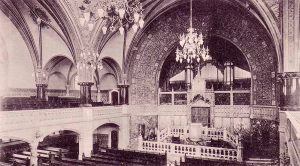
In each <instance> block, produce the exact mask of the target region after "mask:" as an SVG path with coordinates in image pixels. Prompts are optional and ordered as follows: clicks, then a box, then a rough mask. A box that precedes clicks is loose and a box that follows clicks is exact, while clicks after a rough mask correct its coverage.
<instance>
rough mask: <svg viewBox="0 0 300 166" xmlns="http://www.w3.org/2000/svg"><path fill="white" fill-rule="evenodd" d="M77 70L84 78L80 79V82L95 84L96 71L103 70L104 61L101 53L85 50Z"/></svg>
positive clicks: (81, 54) (80, 57)
mask: <svg viewBox="0 0 300 166" xmlns="http://www.w3.org/2000/svg"><path fill="white" fill-rule="evenodd" d="M77 69H78V72H79V73H80V74H79V75H80V76H81V77H82V78H79V82H84V81H88V82H93V78H94V71H95V70H97V69H98V70H101V69H103V65H102V59H101V58H100V55H99V53H96V52H92V51H89V50H83V51H82V52H81V53H80V55H79V58H78V62H77ZM90 73H92V74H90ZM83 77H84V78H83Z"/></svg>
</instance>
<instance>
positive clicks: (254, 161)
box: [245, 158, 278, 166]
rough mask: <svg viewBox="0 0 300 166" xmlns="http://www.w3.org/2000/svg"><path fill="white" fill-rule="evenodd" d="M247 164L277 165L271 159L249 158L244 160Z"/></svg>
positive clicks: (254, 165) (251, 165)
mask: <svg viewBox="0 0 300 166" xmlns="http://www.w3.org/2000/svg"><path fill="white" fill-rule="evenodd" d="M245 165H247V166H272V165H273V166H275V165H278V164H277V163H276V162H275V161H274V160H273V159H260V158H249V159H248V160H246V161H245Z"/></svg>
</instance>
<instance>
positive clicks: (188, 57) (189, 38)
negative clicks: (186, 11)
mask: <svg viewBox="0 0 300 166" xmlns="http://www.w3.org/2000/svg"><path fill="white" fill-rule="evenodd" d="M192 7H193V6H192V0H190V27H189V28H188V29H187V34H182V35H180V37H179V40H180V41H179V44H180V47H177V49H176V61H177V62H178V61H179V62H180V63H182V62H183V61H186V62H187V63H188V64H191V63H193V61H194V60H196V61H197V62H198V63H200V61H201V60H203V61H207V60H211V56H210V55H209V49H208V47H206V48H205V46H204V41H203V35H202V33H200V34H199V35H198V34H197V32H196V31H195V29H194V28H193V23H192V18H193V8H192Z"/></svg>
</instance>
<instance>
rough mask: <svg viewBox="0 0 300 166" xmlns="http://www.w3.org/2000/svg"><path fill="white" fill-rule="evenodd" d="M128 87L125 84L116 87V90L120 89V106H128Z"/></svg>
mask: <svg viewBox="0 0 300 166" xmlns="http://www.w3.org/2000/svg"><path fill="white" fill-rule="evenodd" d="M128 87H129V85H127V84H123V85H118V88H120V104H122V105H125V104H128Z"/></svg>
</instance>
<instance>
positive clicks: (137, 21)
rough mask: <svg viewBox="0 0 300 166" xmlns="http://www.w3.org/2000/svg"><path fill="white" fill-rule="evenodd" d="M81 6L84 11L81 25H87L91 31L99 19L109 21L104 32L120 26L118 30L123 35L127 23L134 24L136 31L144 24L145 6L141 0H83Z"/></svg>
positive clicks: (80, 20)
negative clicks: (143, 6) (128, 0)
mask: <svg viewBox="0 0 300 166" xmlns="http://www.w3.org/2000/svg"><path fill="white" fill-rule="evenodd" d="M92 3H93V5H91V4H92ZM79 8H80V9H81V11H82V16H81V17H80V18H79V23H80V25H81V26H87V27H88V29H89V30H90V31H92V30H93V28H94V24H95V23H96V21H97V20H99V19H102V20H108V22H109V26H106V25H104V26H103V27H102V33H103V34H106V33H107V30H108V29H109V30H110V31H115V30H117V28H118V27H119V28H118V30H119V32H120V34H121V35H123V33H124V28H125V27H124V26H125V25H127V24H128V25H132V28H133V30H134V32H136V31H137V29H138V28H139V27H140V28H143V26H144V20H143V14H142V12H143V8H142V4H141V3H140V1H139V0H132V1H130V3H128V2H127V0H95V1H93V2H92V0H83V5H82V6H80V7H79ZM95 8H96V10H95ZM92 9H94V11H93V10H92Z"/></svg>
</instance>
